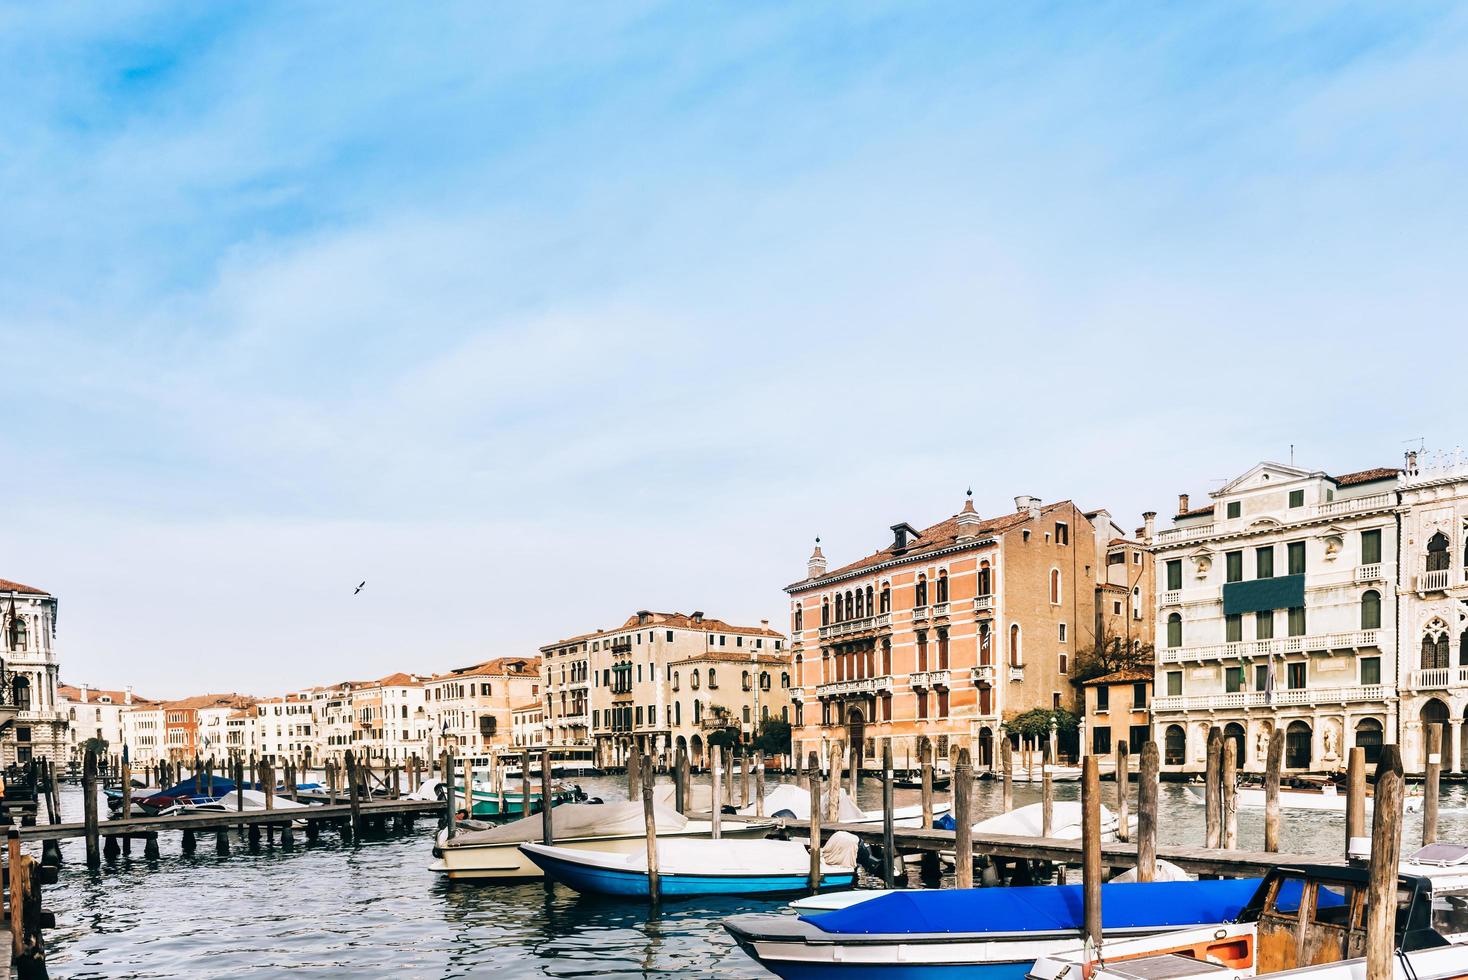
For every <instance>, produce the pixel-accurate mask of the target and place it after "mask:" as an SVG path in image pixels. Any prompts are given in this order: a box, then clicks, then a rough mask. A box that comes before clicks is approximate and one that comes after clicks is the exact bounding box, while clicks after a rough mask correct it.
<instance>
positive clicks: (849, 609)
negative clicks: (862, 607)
mask: <svg viewBox="0 0 1468 980" xmlns="http://www.w3.org/2000/svg"><path fill="white" fill-rule="evenodd" d="M852 608H853V604H852V601H851V593H850V592H848V593H846V618H847V619H855V618H856V617H855V616H853V615H852Z"/></svg>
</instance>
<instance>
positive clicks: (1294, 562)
mask: <svg viewBox="0 0 1468 980" xmlns="http://www.w3.org/2000/svg"><path fill="white" fill-rule="evenodd" d="M1289 563H1290V571H1289V574H1291V575H1304V574H1305V542H1303V541H1291V542H1290V543H1289Z"/></svg>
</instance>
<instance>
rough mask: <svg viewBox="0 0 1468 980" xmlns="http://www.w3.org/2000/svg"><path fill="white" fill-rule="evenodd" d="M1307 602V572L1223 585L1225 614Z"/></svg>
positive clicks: (1298, 604) (1271, 608) (1289, 606)
mask: <svg viewBox="0 0 1468 980" xmlns="http://www.w3.org/2000/svg"><path fill="white" fill-rule="evenodd" d="M1304 605H1305V576H1304V575H1281V576H1279V577H1278V578H1256V579H1254V580H1253V581H1252V582H1229V583H1227V584H1226V585H1224V587H1223V614H1224V615H1225V616H1235V615H1238V614H1239V613H1252V612H1270V611H1271V610H1274V609H1295V608H1298V607H1302V606H1304Z"/></svg>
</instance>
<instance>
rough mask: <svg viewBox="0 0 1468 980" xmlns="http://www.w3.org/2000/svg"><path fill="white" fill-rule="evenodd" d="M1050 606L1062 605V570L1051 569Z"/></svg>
mask: <svg viewBox="0 0 1468 980" xmlns="http://www.w3.org/2000/svg"><path fill="white" fill-rule="evenodd" d="M1050 604H1051V605H1055V606H1058V605H1060V569H1058V568H1052V569H1050Z"/></svg>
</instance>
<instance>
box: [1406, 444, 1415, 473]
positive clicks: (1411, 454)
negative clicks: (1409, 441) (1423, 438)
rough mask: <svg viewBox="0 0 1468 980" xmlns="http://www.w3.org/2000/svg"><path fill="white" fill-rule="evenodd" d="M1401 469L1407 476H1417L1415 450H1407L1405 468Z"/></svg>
mask: <svg viewBox="0 0 1468 980" xmlns="http://www.w3.org/2000/svg"><path fill="white" fill-rule="evenodd" d="M1403 469H1405V470H1406V471H1407V475H1408V476H1416V475H1417V450H1415V449H1409V450H1408V451H1407V459H1406V466H1404V467H1403Z"/></svg>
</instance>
